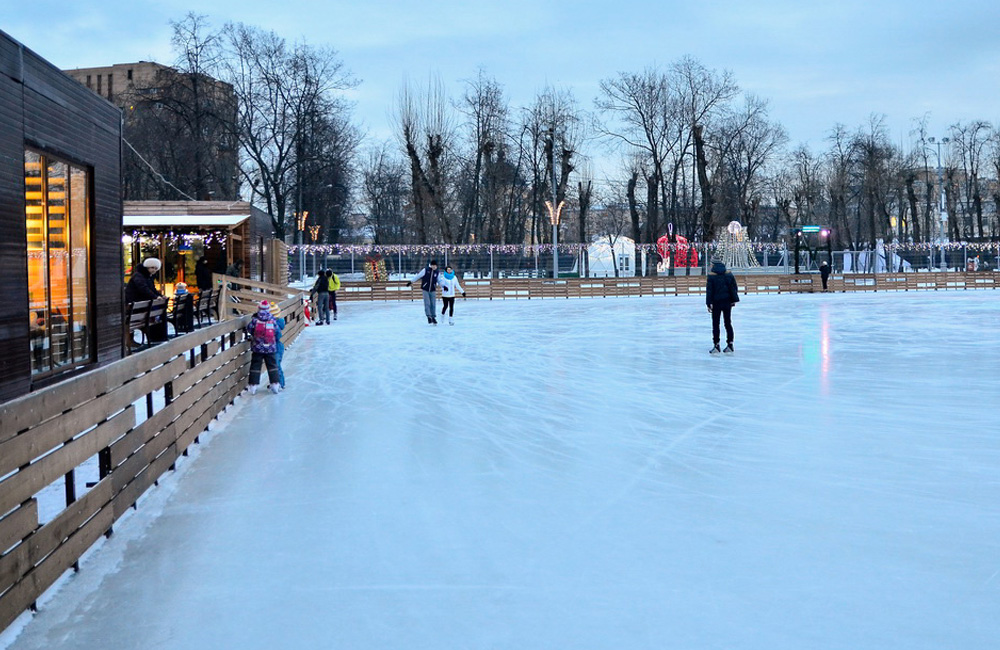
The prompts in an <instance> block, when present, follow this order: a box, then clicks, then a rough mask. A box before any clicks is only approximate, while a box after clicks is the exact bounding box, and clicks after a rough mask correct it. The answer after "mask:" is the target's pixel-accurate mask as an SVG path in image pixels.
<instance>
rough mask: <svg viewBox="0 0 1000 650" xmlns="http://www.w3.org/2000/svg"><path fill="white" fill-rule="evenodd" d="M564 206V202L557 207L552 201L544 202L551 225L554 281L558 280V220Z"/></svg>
mask: <svg viewBox="0 0 1000 650" xmlns="http://www.w3.org/2000/svg"><path fill="white" fill-rule="evenodd" d="M565 205H566V202H565V201H560V202H559V205H553V204H552V201H546V202H545V207H546V208H548V209H549V223H551V224H552V277H553V278H555V279H559V218H560V217H561V216H562V211H563V206H565Z"/></svg>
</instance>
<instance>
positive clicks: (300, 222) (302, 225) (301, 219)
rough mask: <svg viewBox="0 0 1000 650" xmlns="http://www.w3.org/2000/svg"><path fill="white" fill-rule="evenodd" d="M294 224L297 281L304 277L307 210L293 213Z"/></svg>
mask: <svg viewBox="0 0 1000 650" xmlns="http://www.w3.org/2000/svg"><path fill="white" fill-rule="evenodd" d="M295 218H296V225H297V226H298V227H299V281H300V282H301V281H302V280H304V279H305V277H306V246H305V244H306V242H305V239H306V232H305V230H306V219H308V218H309V211H308V210H301V211H299V212H297V213H296V214H295Z"/></svg>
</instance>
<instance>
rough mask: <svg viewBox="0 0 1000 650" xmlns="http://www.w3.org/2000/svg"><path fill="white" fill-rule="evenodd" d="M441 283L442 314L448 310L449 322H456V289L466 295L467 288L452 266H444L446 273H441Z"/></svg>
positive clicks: (452, 323)
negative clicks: (459, 279)
mask: <svg viewBox="0 0 1000 650" xmlns="http://www.w3.org/2000/svg"><path fill="white" fill-rule="evenodd" d="M438 283H439V284H440V285H441V304H442V305H443V307H442V308H441V315H442V316H444V314H445V312H448V324H449V325H454V324H455V290H456V289H458V290H459V291H461V292H462V295H463V296H464V295H465V289H464V288H463V287H462V285H461V283H460V282H459V281H458V276H456V275H455V269H453V268H451V266H446V267H444V273H442V274H441V278H440V280H439V282H438Z"/></svg>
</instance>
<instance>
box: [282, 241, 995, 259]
mask: <svg viewBox="0 0 1000 650" xmlns="http://www.w3.org/2000/svg"><path fill="white" fill-rule="evenodd" d="M743 244H744V245H745V246H746V247H747V248H748V249H750V250H752V251H753V252H755V253H777V252H781V251H784V250H789V247H788V246H787V244H786V243H785V242H759V241H758V242H754V241H747V242H744V243H743ZM678 246H680V247H681V248H682V249H686V248H688V247H695V248H697V249H698V250H702V251H704V250H708V251H715V250H718V249H719V247H720V246H721V243H720V242H709V243H705V242H691V243H688V244H677V243H669V244H636V248H637V249H639V250H640V251H642V252H644V253H646V254H657V255H658V254H659V253H658V250H657V249H658V248H659V249H660V250H669V251H671V252H676V251H677V250H678ZM943 246H944V248H945V250H949V251H958V250H968V251H970V252H977V253H978V252H991V251H996V252H998V253H1000V242H948V243H945V244H944V245H943ZM589 247H590V244H559V252H560V253H569V254H577V253H580V252H582V251H584V250H586V249H588V248H589ZM941 247H942V244H937V243H929V242H925V243H887V244H883V245H882V248H883V249H884V250H886V251H890V252H894V253H926V252H930V251H935V252H936V251H940V250H941ZM865 250H869V251H870V250H871V249H870V248H864V249H858V250H851V249H848V252H863V251H865ZM288 251H289V253H299V252H300V251H301V252H304V253H307V254H309V255H357V256H389V255H391V256H397V255H404V256H405V255H418V256H427V255H443V254H445V253H447V254H449V255H481V254H490V253H493V254H499V255H521V256H524V257H534V256H535V255H545V254H550V253H551V252H552V244H535V245H528V244H414V245H391V246H390V245H375V244H291V245H289V246H288ZM836 252H841V251H836Z"/></svg>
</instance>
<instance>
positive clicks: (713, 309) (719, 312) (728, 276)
mask: <svg viewBox="0 0 1000 650" xmlns="http://www.w3.org/2000/svg"><path fill="white" fill-rule="evenodd" d="M739 301H740V288H739V286H737V284H736V278H734V277H733V274H732V273H730V272H728V271H726V265H725V264H723V263H722V262H719V261H716V262H713V263H712V273H711V275H709V276H708V282H707V284H706V285H705V303H706V304H707V305H708V311H709V313H710V314H712V342H713V343H714V345H713V346H712V349H711V350H709V353H710V354H718V353H719V352H725V353H726V354H732V353H733V352H734V350H733V338H735V337H734V336H733V317H732V311H733V307H734V306H735V305H736V303H738V302H739ZM720 317H724V319H725V323H726V349H725V350H720V349H719V318H720Z"/></svg>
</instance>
